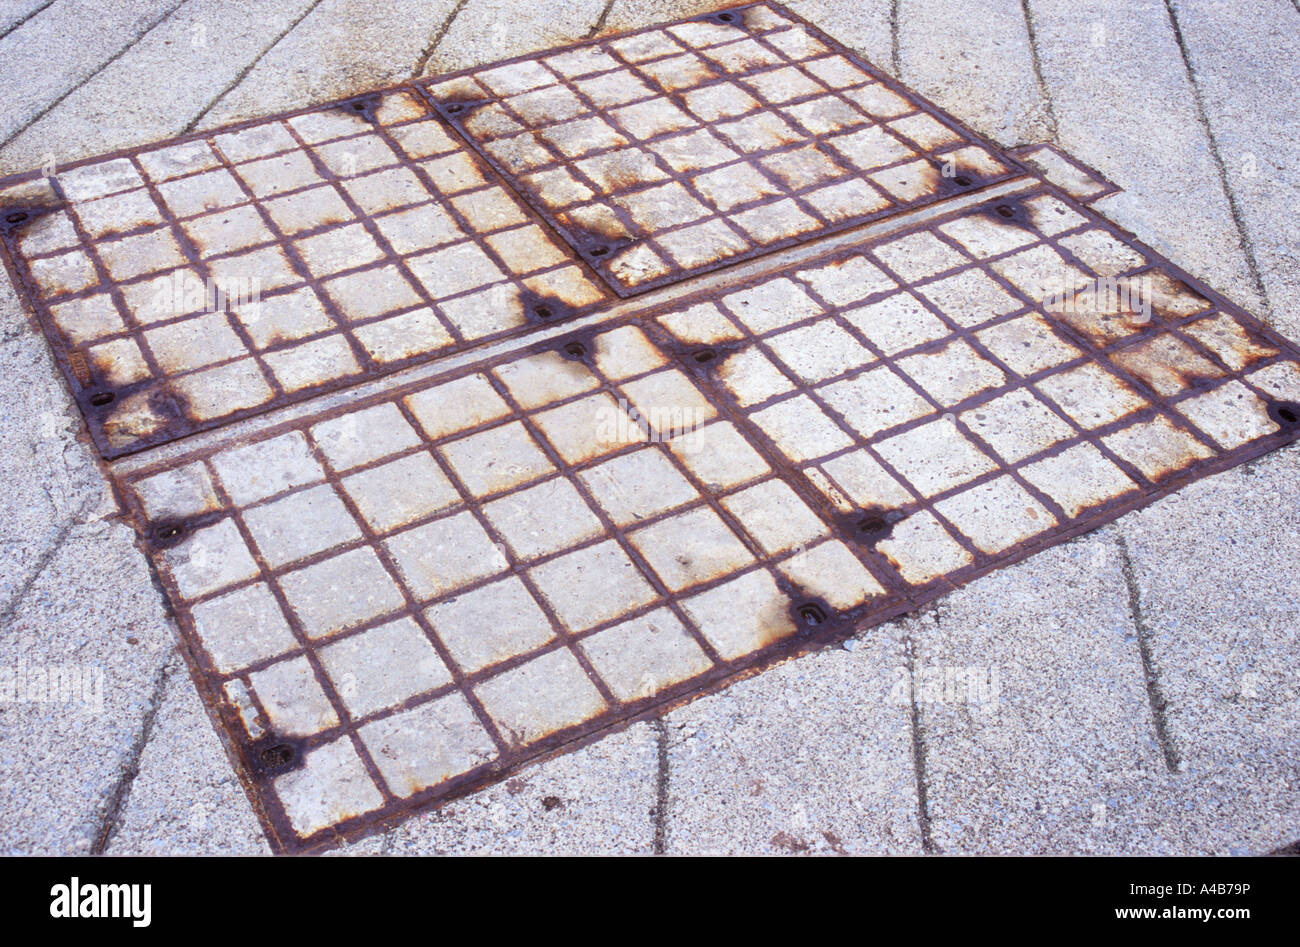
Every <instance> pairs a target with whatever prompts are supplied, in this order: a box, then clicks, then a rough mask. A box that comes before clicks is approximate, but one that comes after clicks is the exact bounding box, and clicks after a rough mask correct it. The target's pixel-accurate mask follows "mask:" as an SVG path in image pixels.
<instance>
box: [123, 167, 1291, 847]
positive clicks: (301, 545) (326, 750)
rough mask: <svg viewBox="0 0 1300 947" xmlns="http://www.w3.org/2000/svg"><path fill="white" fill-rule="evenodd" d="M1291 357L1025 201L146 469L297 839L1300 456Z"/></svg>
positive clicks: (139, 508) (577, 736)
mask: <svg viewBox="0 0 1300 947" xmlns="http://www.w3.org/2000/svg"><path fill="white" fill-rule="evenodd" d="M1297 355H1298V353H1297V350H1296V349H1295V348H1294V347H1293V346H1292V345H1291V344H1290V343H1288V342H1286V341H1284V340H1283V339H1281V338H1279V337H1277V336H1276V335H1275V334H1274V333H1272V332H1271V331H1269V330H1268V329H1267V328H1265V327H1263V326H1261V325H1260V324H1259V323H1258V322H1257V321H1255V320H1254V319H1252V318H1251V317H1250V316H1249V315H1247V314H1245V313H1243V312H1241V311H1240V310H1239V309H1237V308H1235V307H1233V306H1232V305H1231V304H1229V303H1228V302H1227V301H1226V300H1224V299H1222V298H1221V297H1219V296H1217V295H1216V294H1214V293H1213V292H1212V291H1210V290H1209V289H1208V288H1206V287H1204V286H1202V285H1200V284H1199V283H1197V282H1196V281H1195V280H1193V279H1192V278H1191V277H1189V276H1187V275H1186V274H1184V273H1182V272H1180V271H1179V270H1177V269H1176V268H1174V267H1173V266H1171V265H1170V264H1169V263H1167V262H1166V261H1164V260H1162V259H1160V258H1159V257H1158V256H1156V255H1155V254H1154V253H1153V252H1152V251H1150V250H1149V249H1147V248H1145V247H1142V246H1140V245H1138V244H1135V243H1133V242H1132V241H1129V240H1126V239H1125V238H1124V236H1123V234H1122V233H1121V232H1119V231H1118V230H1117V229H1116V228H1114V227H1113V226H1111V225H1110V224H1109V223H1107V222H1106V221H1104V220H1103V219H1101V218H1100V217H1098V216H1097V215H1095V214H1094V213H1092V212H1091V211H1089V210H1087V209H1086V208H1085V207H1083V206H1082V205H1080V204H1077V203H1075V202H1073V201H1071V200H1069V199H1068V198H1066V197H1064V195H1062V194H1060V193H1059V192H1057V191H1055V190H1054V189H1050V188H1047V187H1044V186H1042V185H1037V184H1027V185H1026V186H1025V187H1023V188H1021V189H1020V190H1019V191H1017V192H1015V193H1011V194H1006V195H1003V196H1001V197H998V198H995V199H992V200H991V201H989V202H987V203H983V204H976V205H974V206H972V207H969V208H967V209H964V210H960V211H954V212H950V213H947V214H944V215H938V216H935V217H933V219H931V220H929V221H928V222H926V223H924V224H916V225H912V226H911V227H905V228H902V229H899V228H893V230H892V232H890V233H888V234H887V235H882V236H879V237H876V238H874V239H859V240H857V241H855V242H850V243H848V245H847V246H842V247H839V248H836V249H829V248H828V249H826V250H824V251H822V252H821V253H819V254H810V255H807V258H805V259H803V260H802V261H801V262H798V263H793V264H789V265H786V266H785V267H783V268H780V269H774V270H771V271H769V272H767V273H765V274H763V275H761V276H759V277H756V278H753V279H751V280H750V281H748V282H746V283H740V282H738V281H733V282H732V284H731V285H723V286H720V287H715V288H713V289H711V290H709V291H706V292H701V293H700V294H698V295H696V296H692V297H688V298H685V299H683V300H679V301H675V302H673V303H672V304H665V305H663V306H661V307H659V308H658V309H651V310H650V311H649V312H648V313H645V314H642V315H641V316H640V317H638V318H631V317H626V316H625V317H620V318H615V319H613V320H611V321H607V322H604V323H603V324H599V325H597V326H595V327H594V328H590V329H587V330H583V331H575V332H570V333H567V334H564V335H559V336H557V337H554V338H549V339H546V340H544V341H537V342H535V343H533V345H531V346H530V347H528V348H527V349H524V350H515V351H513V352H509V353H506V354H503V355H499V356H497V357H495V358H493V359H490V360H486V361H480V362H478V363H476V364H473V365H470V366H468V367H464V368H460V369H457V370H456V371H455V372H448V373H445V374H444V375H441V376H438V377H436V378H434V379H432V380H426V381H419V382H411V383H410V384H406V385H404V386H403V387H401V388H398V389H395V390H393V391H391V392H387V393H381V394H376V395H373V396H370V397H368V398H367V399H366V400H364V401H355V402H353V403H349V404H346V405H344V406H342V407H335V408H332V409H331V410H329V411H326V412H322V413H318V414H314V415H308V416H306V417H302V418H298V419H296V420H292V421H288V422H285V423H283V424H280V425H278V426H275V427H271V428H269V429H265V428H264V429H262V430H260V431H257V432H255V433H252V434H246V435H240V436H238V437H231V438H227V439H226V440H223V441H220V442H218V443H215V444H213V445H209V446H204V447H202V448H196V449H194V450H191V451H189V452H188V453H186V454H183V455H180V456H177V457H172V458H169V459H167V460H166V461H159V462H156V463H150V462H147V461H144V460H142V461H139V462H136V463H132V464H128V465H123V466H121V468H120V469H121V474H120V477H119V485H120V487H121V488H122V493H123V495H124V496H125V497H127V500H128V503H129V506H130V509H131V513H132V516H133V518H134V520H135V522H136V524H137V527H138V529H139V531H140V533H141V535H142V538H143V539H144V541H145V543H146V544H147V548H148V549H149V551H150V554H151V556H152V557H153V559H154V561H155V563H156V564H157V566H158V569H159V571H160V573H161V576H162V579H163V583H164V586H165V588H166V589H167V592H168V595H169V596H170V597H171V599H172V602H173V604H174V606H175V610H176V613H177V615H178V617H179V621H180V624H181V626H182V628H183V630H184V634H185V637H186V640H187V642H188V643H189V646H190V651H191V657H192V660H193V662H194V666H195V668H196V670H197V673H198V676H199V677H200V679H201V680H202V683H203V687H204V689H205V691H206V694H207V697H208V699H209V700H210V701H211V702H212V704H213V706H214V707H215V708H216V709H217V711H218V713H219V715H220V718H221V720H222V722H223V724H224V726H225V727H226V728H227V729H228V731H229V733H230V734H231V735H232V737H233V743H234V744H235V745H236V746H237V747H238V748H239V754H240V758H241V762H242V765H243V767H244V772H245V775H246V778H247V781H248V783H249V785H250V786H251V787H252V788H253V792H254V795H255V798H256V799H257V801H258V808H259V811H260V812H261V813H262V815H263V818H264V820H265V824H266V825H267V828H268V831H269V832H270V834H271V837H272V838H273V840H274V841H275V842H276V843H277V844H278V845H280V846H282V847H285V848H288V849H295V850H296V849H300V848H303V847H311V846H314V845H317V844H319V843H321V842H323V841H325V840H328V839H330V838H333V837H335V836H336V835H338V834H340V833H342V834H347V833H352V832H357V831H361V830H363V829H365V828H366V827H367V826H369V825H371V824H374V823H375V822H376V821H379V820H382V819H385V818H389V817H392V816H394V815H396V814H398V813H401V812H403V811H405V810H408V809H410V808H413V807H415V806H417V805H419V804H421V803H425V802H428V801H431V800H435V799H439V798H446V797H448V796H451V795H455V794H459V793H463V792H465V791H468V790H470V789H472V788H474V787H477V786H479V785H482V784H483V783H485V782H487V781H490V780H493V779H495V778H499V777H500V776H501V775H502V774H504V773H505V772H507V771H509V770H510V769H511V768H512V767H515V766H517V765H519V764H520V763H522V762H524V761H526V760H528V759H531V758H535V757H537V756H539V755H541V754H544V753H547V752H551V751H554V750H555V749H557V748H559V747H563V746H572V745H577V744H579V743H580V742H582V741H584V740H587V739H590V738H591V737H593V736H594V735H596V734H598V733H600V732H601V731H602V730H605V729H607V728H609V727H611V726H615V725H618V724H621V723H624V722H626V721H629V720H632V719H635V718H637V717H638V716H642V715H645V714H648V713H652V712H660V711H662V709H663V708H665V707H667V706H670V705H672V704H674V703H677V702H680V701H683V700H686V699H690V698H691V697H694V696H696V695H699V694H701V693H704V692H706V691H708V690H710V689H712V688H714V687H717V686H720V685H721V684H723V683H725V682H727V681H730V680H734V679H735V678H736V677H737V676H739V675H742V674H746V673H750V672H752V671H754V670H755V669H758V668H761V667H762V666H764V665H765V664H768V663H770V662H772V661H774V660H778V659H781V658H783V657H786V656H789V655H792V654H796V653H798V652H800V651H802V650H805V649H808V648H812V647H816V646H820V645H823V644H825V643H827V642H829V641H835V640H839V639H840V638H842V637H844V636H845V635H848V634H851V633H853V632H854V631H856V630H860V629H862V628H864V627H868V626H870V625H872V624H875V623H878V622H880V621H883V620H885V619H886V618H888V617H890V616H893V615H895V614H898V613H900V612H902V611H904V610H909V609H913V608H915V607H917V606H918V605H919V604H921V603H923V602H925V601H928V600H930V599H932V598H934V597H936V596H938V595H941V594H943V593H944V592H946V591H948V590H950V589H951V588H952V587H953V586H954V585H956V584H959V583H962V582H965V581H968V580H969V579H971V578H973V577H974V576H976V575H979V574H981V573H983V572H986V571H988V570H990V569H993V568H996V567H998V566H1000V565H1003V564H1006V563H1008V562H1011V561H1014V560H1016V559H1018V558H1020V557H1022V556H1024V555H1026V554H1029V553H1031V552H1033V551H1035V550H1037V549H1041V548H1044V547H1045V546H1048V545H1051V544H1054V543H1058V542H1061V541H1062V540H1064V539H1065V538H1068V537H1070V536H1073V535H1076V534H1078V533H1079V532H1082V531H1084V530H1086V529H1089V528H1092V527H1094V526H1096V525H1098V524H1100V523H1102V522H1105V521H1107V520H1109V519H1112V518H1114V517H1115V516H1117V515H1119V514H1120V513H1122V512H1124V511H1125V510H1129V509H1133V508H1136V507H1138V506H1141V505H1144V504H1146V503H1149V502H1151V501H1152V500H1154V499H1155V498H1157V497H1159V496H1163V495H1164V494H1166V493H1168V492H1169V491H1170V490H1172V489H1175V488H1177V487H1178V486H1180V485H1182V484H1184V483H1186V482H1188V481H1189V480H1191V479H1194V478H1196V477H1200V476H1204V475H1205V474H1207V473H1210V472H1212V471H1215V470H1220V469H1223V468H1225V467H1227V466H1230V465H1232V464H1235V463H1239V462H1241V461H1242V460H1245V459H1247V458H1249V457H1252V456H1255V455H1258V454H1260V453H1262V452H1264V451H1267V450H1270V449H1272V448H1275V447H1277V446H1279V445H1280V444H1283V443H1286V442H1288V441H1290V440H1293V439H1295V438H1296V437H1297V436H1300V405H1298V404H1297V402H1298V401H1300V361H1298V360H1297Z"/></svg>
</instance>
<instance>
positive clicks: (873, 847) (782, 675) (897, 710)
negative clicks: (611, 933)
mask: <svg viewBox="0 0 1300 947" xmlns="http://www.w3.org/2000/svg"><path fill="white" fill-rule="evenodd" d="M850 649H851V650H850ZM904 667H905V658H904V653H903V641H902V636H901V634H900V631H899V626H898V625H897V624H895V623H888V624H885V625H879V626H877V627H875V628H871V629H869V630H867V631H865V632H863V633H862V634H860V635H859V636H858V637H856V638H853V639H850V640H849V642H848V643H847V644H846V645H844V646H839V647H834V648H828V649H826V650H824V651H821V652H818V653H816V654H812V655H808V656H806V657H804V658H801V659H799V660H798V661H793V662H790V663H787V664H783V665H781V666H780V667H777V668H773V669H771V670H769V671H767V672H765V673H764V674H762V675H760V676H759V677H757V678H753V679H751V680H747V681H742V682H741V683H738V684H736V685H734V686H733V687H730V688H728V689H727V690H726V691H725V692H724V693H722V694H717V695H715V696H712V697H707V698H705V699H703V700H700V701H696V702H695V703H693V704H691V705H689V706H687V707H684V708H682V709H680V710H676V711H673V712H672V713H670V714H668V715H667V716H666V717H665V718H664V721H663V724H662V734H663V738H664V740H665V744H666V745H665V748H664V757H663V768H662V774H663V775H662V779H663V783H664V787H665V789H666V793H665V795H666V797H667V805H666V819H665V821H664V824H663V827H662V830H661V836H662V849H663V851H664V852H665V853H667V854H671V855H723V854H726V855H788V854H796V853H797V854H832V853H833V854H837V855H870V854H875V855H879V854H890V855H902V854H914V855H915V854H921V852H922V841H921V828H920V818H919V806H918V803H917V798H916V770H915V767H914V765H913V764H914V760H913V746H912V720H911V707H910V705H909V704H908V703H907V702H906V701H898V700H893V699H891V697H893V696H894V691H895V687H894V685H895V682H896V680H897V675H898V672H899V670H900V669H902V668H904ZM778 721H779V722H778Z"/></svg>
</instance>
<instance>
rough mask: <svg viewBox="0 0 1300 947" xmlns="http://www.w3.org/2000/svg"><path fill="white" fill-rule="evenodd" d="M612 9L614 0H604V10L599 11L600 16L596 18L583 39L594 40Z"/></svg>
mask: <svg viewBox="0 0 1300 947" xmlns="http://www.w3.org/2000/svg"><path fill="white" fill-rule="evenodd" d="M612 9H614V0H606V2H605V9H603V10H601V11H600V16H598V17H596V22H595V23H593V24H591V29H589V30H587V34H586V35H585V36H583V39H595V38H596V36H597V34H599V33H600V31H601V30H603V29H604V28H605V21H606V20H608V19H609V11H610V10H612Z"/></svg>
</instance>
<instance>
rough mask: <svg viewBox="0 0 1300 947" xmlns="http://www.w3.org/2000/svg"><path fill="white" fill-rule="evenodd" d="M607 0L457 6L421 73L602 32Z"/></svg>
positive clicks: (487, 1)
mask: <svg viewBox="0 0 1300 947" xmlns="http://www.w3.org/2000/svg"><path fill="white" fill-rule="evenodd" d="M608 6H609V2H608V0H577V2H573V3H564V4H560V5H558V6H551V5H546V4H519V3H511V2H509V0H471V2H468V3H458V4H457V5H456V7H455V8H453V9H455V10H456V14H455V16H454V17H449V18H448V20H447V21H446V22H445V23H444V24H443V25H444V26H445V27H446V29H445V31H444V30H443V29H442V28H440V29H439V31H438V33H437V34H435V36H434V38H433V41H431V43H433V42H434V41H436V45H431V47H430V48H426V54H427V56H428V59H427V60H426V61H425V62H424V63H423V68H422V69H421V70H420V72H421V74H423V75H430V76H433V75H442V74H446V73H451V72H456V71H458V70H460V69H464V68H466V67H468V66H476V65H479V64H481V63H485V62H492V61H493V60H497V59H502V58H507V57H510V56H518V55H522V54H523V53H531V52H535V51H537V50H540V49H549V48H551V47H553V46H560V45H563V44H565V43H571V42H573V41H574V40H577V39H582V38H584V37H586V36H588V35H590V34H591V33H592V32H593V31H595V30H596V29H597V28H600V29H604V28H606V26H607V25H612V24H607V23H605V22H603V21H602V14H604V12H605V9H606V8H607V7H608Z"/></svg>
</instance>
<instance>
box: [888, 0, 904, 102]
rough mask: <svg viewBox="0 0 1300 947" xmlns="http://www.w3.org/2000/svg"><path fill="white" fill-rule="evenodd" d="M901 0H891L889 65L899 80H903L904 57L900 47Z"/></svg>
mask: <svg viewBox="0 0 1300 947" xmlns="http://www.w3.org/2000/svg"><path fill="white" fill-rule="evenodd" d="M900 2H901V0H890V3H889V66H890V68H891V69H892V70H893V73H894V78H895V79H897V80H898V81H899V82H902V81H903V58H902V54H901V52H900V51H899V47H898V6H899V3H900Z"/></svg>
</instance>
